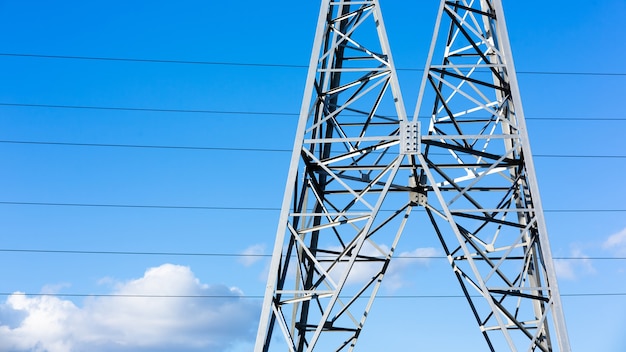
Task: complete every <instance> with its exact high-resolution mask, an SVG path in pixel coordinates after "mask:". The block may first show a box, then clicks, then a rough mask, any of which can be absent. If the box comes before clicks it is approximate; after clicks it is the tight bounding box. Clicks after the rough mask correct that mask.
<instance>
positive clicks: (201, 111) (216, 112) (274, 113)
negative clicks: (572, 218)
mask: <svg viewBox="0 0 626 352" xmlns="http://www.w3.org/2000/svg"><path fill="white" fill-rule="evenodd" d="M0 106H7V107H26V108H48V109H77V110H81V109H82V110H111V111H137V112H163V113H188V114H207V115H268V116H294V117H297V116H298V115H299V114H297V113H293V112H284V111H233V110H207V109H165V108H138V107H123V106H97V105H64V104H30V103H6V102H0ZM420 118H423V119H428V118H430V116H420ZM526 120H542V121H626V117H615V118H611V117H526Z"/></svg>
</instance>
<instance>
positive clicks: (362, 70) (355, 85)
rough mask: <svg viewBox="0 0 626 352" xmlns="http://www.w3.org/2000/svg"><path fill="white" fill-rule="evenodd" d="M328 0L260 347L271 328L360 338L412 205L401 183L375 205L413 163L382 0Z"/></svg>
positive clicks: (294, 344)
mask: <svg viewBox="0 0 626 352" xmlns="http://www.w3.org/2000/svg"><path fill="white" fill-rule="evenodd" d="M323 3H324V4H323V5H322V9H323V10H322V14H323V16H322V17H320V22H321V24H320V25H319V27H318V36H317V40H316V44H315V45H316V48H317V50H319V54H318V52H314V54H313V56H314V57H316V58H318V59H317V61H316V63H315V64H314V65H315V67H314V68H315V70H314V72H313V73H310V75H311V76H310V79H311V77H312V75H314V77H313V79H314V80H313V81H310V82H309V83H307V86H309V87H311V88H314V89H313V91H312V92H311V95H310V96H308V95H305V99H306V100H307V101H305V107H304V109H303V111H304V113H303V114H302V115H301V117H300V119H301V120H300V122H301V126H300V127H299V128H300V130H299V133H298V136H297V137H296V148H297V154H299V156H298V158H297V159H299V160H295V161H292V167H291V171H290V172H294V170H298V171H299V173H298V175H297V176H295V175H291V176H294V177H293V188H289V189H288V191H287V192H288V194H291V196H290V198H291V203H290V204H287V205H283V216H284V219H282V220H281V221H282V222H281V224H280V225H279V234H278V235H277V237H278V238H279V239H278V242H277V244H278V243H281V248H279V250H280V253H279V254H280V255H278V256H277V252H275V253H274V259H275V260H276V258H277V257H279V258H280V263H276V262H274V263H273V264H272V270H276V272H275V273H271V274H270V277H272V275H276V282H275V283H271V282H270V283H269V285H270V287H269V289H270V290H271V291H272V294H271V295H272V300H271V302H269V303H268V302H267V301H266V303H268V304H267V305H270V306H271V312H269V315H270V319H269V323H267V324H268V325H267V326H263V324H264V321H263V320H262V321H261V324H262V325H261V327H260V329H259V333H260V334H265V335H264V336H262V335H259V338H258V339H257V351H261V350H270V347H269V345H270V341H271V338H272V336H271V335H272V331H273V330H276V331H280V333H278V334H277V336H274V339H275V340H279V337H280V335H282V337H284V339H283V341H286V343H287V347H285V346H284V342H283V341H281V342H276V343H272V348H273V347H274V346H276V345H278V346H281V348H282V349H281V350H285V349H288V350H291V351H310V350H313V348H317V350H319V351H349V350H352V349H353V348H354V344H355V342H356V340H357V338H358V336H359V334H360V331H361V328H362V327H363V324H364V322H365V320H366V318H367V315H368V311H369V309H370V306H371V304H372V302H373V300H374V297H375V295H376V292H377V290H378V288H379V285H380V282H381V280H382V278H383V275H384V274H385V271H386V269H387V266H388V264H389V260H390V258H391V255H392V252H393V248H394V247H395V243H396V242H397V240H398V238H399V236H400V234H401V232H402V229H403V227H404V224H405V222H406V217H407V216H408V212H410V206H409V201H408V197H406V195H404V196H403V198H402V199H403V203H404V206H400V207H399V208H398V209H397V211H393V212H387V213H385V214H383V215H381V216H377V215H378V214H379V210H380V209H381V207H382V206H383V204H384V201H385V198H386V197H385V196H386V195H387V194H388V193H389V192H394V191H404V192H406V191H407V190H408V187H407V186H406V182H405V185H403V186H399V185H395V184H393V179H394V177H395V175H396V174H397V173H398V170H400V169H401V168H405V169H406V168H409V167H410V166H409V165H402V160H403V159H404V158H403V156H402V155H400V154H399V153H398V143H399V125H400V121H404V120H406V114H405V112H404V106H403V103H402V100H401V98H400V94H399V91H398V87H397V78H396V76H395V69H394V68H393V62H392V60H391V57H390V55H389V50H388V48H387V43H388V42H387V38H386V34H385V31H384V26H383V23H382V18H381V16H380V10H379V7H378V1H325V2H323ZM309 99H310V100H309ZM381 111H385V112H386V113H387V114H386V115H385V114H383V113H381ZM390 111H391V112H392V113H389V112H390ZM389 115H391V117H389ZM296 162H297V163H298V164H297V167H295V163H296ZM413 169H414V168H413ZM286 197H287V196H286ZM286 208H288V214H285V213H284V211H285V209H286ZM383 227H384V228H385V231H384V232H383V231H381V229H382V228H383ZM389 228H395V230H391V231H390V230H389ZM283 231H284V232H283ZM266 298H267V295H266ZM264 308H265V307H264ZM263 314H264V315H263V316H262V319H264V317H265V313H263ZM275 327H278V328H276V329H275ZM259 340H262V341H263V342H262V343H263V346H262V347H261V346H259V345H260V342H259Z"/></svg>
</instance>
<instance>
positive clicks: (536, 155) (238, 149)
mask: <svg viewBox="0 0 626 352" xmlns="http://www.w3.org/2000/svg"><path fill="white" fill-rule="evenodd" d="M0 143H2V144H30V145H57V146H71V147H103V148H143V149H180V150H213V151H234V152H264V153H289V152H291V151H292V150H291V149H270V148H230V147H195V146H175V145H140V144H110V143H73V142H45V141H17V140H0ZM533 156H534V157H536V158H594V159H596V158H602V159H626V155H580V154H578V155H575V154H570V155H563V154H535V155H533Z"/></svg>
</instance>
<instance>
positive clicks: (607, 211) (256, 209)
mask: <svg viewBox="0 0 626 352" xmlns="http://www.w3.org/2000/svg"><path fill="white" fill-rule="evenodd" d="M0 205H32V206H53V207H92V208H138V209H142V208H143V209H185V210H238V211H280V208H271V207H226V206H186V205H157V204H154V205H153V204H97V203H53V202H16V201H0ZM382 211H391V210H382ZM544 212H545V213H615V212H620V213H621V212H626V209H544Z"/></svg>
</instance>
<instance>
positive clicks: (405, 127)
mask: <svg viewBox="0 0 626 352" xmlns="http://www.w3.org/2000/svg"><path fill="white" fill-rule="evenodd" d="M420 143H421V138H420V123H419V121H400V154H401V155H415V154H419V153H420V149H421V146H420Z"/></svg>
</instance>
